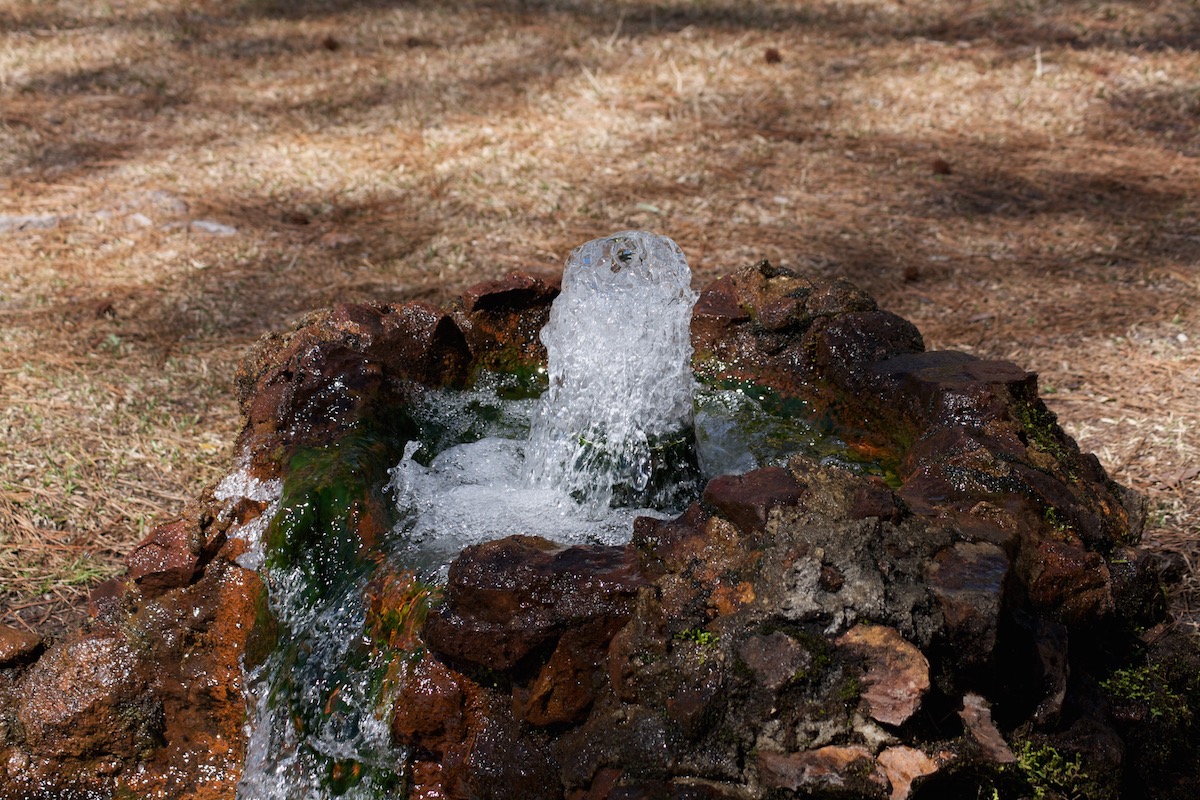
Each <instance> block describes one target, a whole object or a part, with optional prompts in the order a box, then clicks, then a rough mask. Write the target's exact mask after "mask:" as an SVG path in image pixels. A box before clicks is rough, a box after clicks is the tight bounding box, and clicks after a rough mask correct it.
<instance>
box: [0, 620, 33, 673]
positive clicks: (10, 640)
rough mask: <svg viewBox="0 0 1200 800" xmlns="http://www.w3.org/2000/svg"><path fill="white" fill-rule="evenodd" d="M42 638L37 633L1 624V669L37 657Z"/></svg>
mask: <svg viewBox="0 0 1200 800" xmlns="http://www.w3.org/2000/svg"><path fill="white" fill-rule="evenodd" d="M41 647H42V637H40V636H38V635H37V634H36V633H30V632H29V631H23V630H19V629H17V628H13V627H11V626H9V625H4V624H0V667H7V666H8V665H10V664H16V663H19V662H22V661H26V660H29V659H31V658H34V657H35V656H37V654H38V652H39V651H40V650H41Z"/></svg>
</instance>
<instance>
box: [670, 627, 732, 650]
mask: <svg viewBox="0 0 1200 800" xmlns="http://www.w3.org/2000/svg"><path fill="white" fill-rule="evenodd" d="M675 638H676V639H678V640H680V641H681V642H692V643H693V644H697V645H699V646H700V647H715V646H716V644H717V642H718V641H720V639H721V637H720V636H719V635H718V634H715V633H713V632H712V631H706V630H704V629H703V628H688V629H687V630H686V631H680V632H679V633H677V634H675Z"/></svg>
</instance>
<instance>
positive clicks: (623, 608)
mask: <svg viewBox="0 0 1200 800" xmlns="http://www.w3.org/2000/svg"><path fill="white" fill-rule="evenodd" d="M647 585H649V584H648V581H647V580H646V579H645V578H644V577H643V576H642V575H641V573H640V572H639V571H638V569H637V566H636V559H635V558H634V557H633V555H632V554H631V553H630V552H629V551H627V550H626V549H625V548H621V547H603V546H599V545H594V546H593V545H587V546H577V547H563V546H562V545H558V544H555V543H553V542H550V541H548V540H546V539H541V538H538V537H534V536H510V537H508V538H505V539H500V540H497V541H492V542H485V543H483V544H479V545H474V546H472V547H469V548H467V549H466V550H465V551H463V554H462V555H461V556H459V558H458V559H457V560H456V561H455V562H454V564H453V565H452V566H451V568H450V575H449V579H448V581H447V584H446V593H445V604H444V605H443V606H442V607H441V609H439V611H438V613H436V614H432V615H430V617H429V618H428V620H427V621H426V623H425V628H424V636H425V640H426V642H427V643H428V644H429V646H430V647H432V648H433V649H434V650H436V651H437V652H439V653H443V654H445V655H447V656H450V657H451V658H455V659H459V660H461V661H465V662H468V663H471V664H477V665H479V666H483V667H487V668H489V669H510V668H512V667H513V666H515V665H516V664H517V662H519V661H520V660H521V659H523V658H524V657H525V656H527V655H528V654H529V653H530V652H531V651H532V650H533V649H534V648H536V647H538V646H539V645H542V644H545V643H547V642H550V641H552V640H554V639H555V638H557V637H558V636H559V635H561V634H562V632H563V631H565V630H566V629H567V628H570V627H575V626H579V625H583V624H586V623H589V622H593V621H597V620H603V621H604V627H605V628H606V629H607V631H608V636H609V637H611V635H612V634H613V633H615V632H616V630H617V629H618V628H619V627H620V626H621V625H623V624H625V622H626V621H628V619H629V616H630V614H631V613H632V608H633V602H634V598H635V597H636V595H637V592H638V589H640V588H641V587H643V586H647Z"/></svg>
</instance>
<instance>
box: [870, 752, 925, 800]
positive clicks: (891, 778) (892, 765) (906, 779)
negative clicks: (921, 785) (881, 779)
mask: <svg viewBox="0 0 1200 800" xmlns="http://www.w3.org/2000/svg"><path fill="white" fill-rule="evenodd" d="M875 762H876V763H877V764H878V765H879V769H880V771H882V772H883V774H884V775H885V776H886V777H887V779H888V783H890V784H891V786H892V795H891V800H907V798H908V796H909V794H911V793H912V784H913V781H915V780H916V779H917V778H923V777H925V776H926V775H932V774H933V773H935V772H937V771H938V770H939V769H941V764H939V763H938V761H937V760H936V759H933V758H930V757H929V756H927V755H926V754H925V753H923V752H922V751H920V750H918V749H916V748H915V747H906V746H904V745H900V746H897V747H888V748H886V749H885V750H883V751H882V752H881V753H880V754H879V755H878V756H876V757H875Z"/></svg>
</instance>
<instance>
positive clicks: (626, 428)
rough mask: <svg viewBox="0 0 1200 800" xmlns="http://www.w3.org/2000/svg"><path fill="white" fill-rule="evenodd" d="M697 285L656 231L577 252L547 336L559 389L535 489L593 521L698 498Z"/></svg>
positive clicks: (540, 421)
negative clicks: (556, 494) (581, 509)
mask: <svg viewBox="0 0 1200 800" xmlns="http://www.w3.org/2000/svg"><path fill="white" fill-rule="evenodd" d="M690 282H691V271H690V270H689V269H688V264H687V259H686V258H685V257H684V255H683V251H682V250H680V248H679V245H677V244H675V242H673V241H672V240H670V239H668V238H666V237H664V236H657V235H655V234H653V233H648V232H646V231H624V232H622V233H617V234H614V235H612V236H608V237H605V238H602V239H595V240H593V241H590V242H588V243H587V244H584V245H582V246H580V247H578V248H576V249H575V250H574V252H572V253H571V255H570V257H569V258H568V259H567V264H566V268H565V270H564V272H563V281H562V294H561V295H560V296H559V297H558V299H557V300H555V301H554V304H553V306H552V307H551V310H550V322H549V324H547V325H546V327H545V328H543V329H542V334H541V338H542V343H543V344H545V345H546V351H547V353H548V356H549V359H548V370H549V375H550V385H549V388H548V389H547V391H546V393H545V394H544V395H543V396H542V403H541V406H540V408H539V410H538V413H537V415H536V416H535V418H534V421H533V429H532V431H531V433H530V437H529V447H528V450H527V460H528V464H529V469H530V475H531V477H532V479H533V482H534V484H535V485H537V486H542V487H555V488H559V489H562V490H564V491H565V492H567V493H568V494H569V495H570V496H571V497H573V498H575V499H576V500H577V501H579V502H580V503H581V504H583V505H584V506H585V507H587V508H588V509H589V511H590V512H591V513H592V514H593V515H595V514H603V513H605V511H606V509H607V508H608V507H609V506H613V505H617V506H636V505H645V506H651V507H667V508H669V507H671V506H674V505H676V504H677V503H678V502H679V501H680V500H681V499H682V498H684V497H685V496H686V495H689V494H693V493H694V492H695V490H696V481H697V477H698V469H697V467H696V458H695V447H694V436H695V434H694V430H693V422H692V393H693V384H694V380H693V378H692V370H691V354H692V345H691V337H690V333H689V326H690V322H691V316H692V306H693V305H695V303H696V298H697V296H698V295H697V294H696V293H695V292H694V291H692V289H691V286H690Z"/></svg>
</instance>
